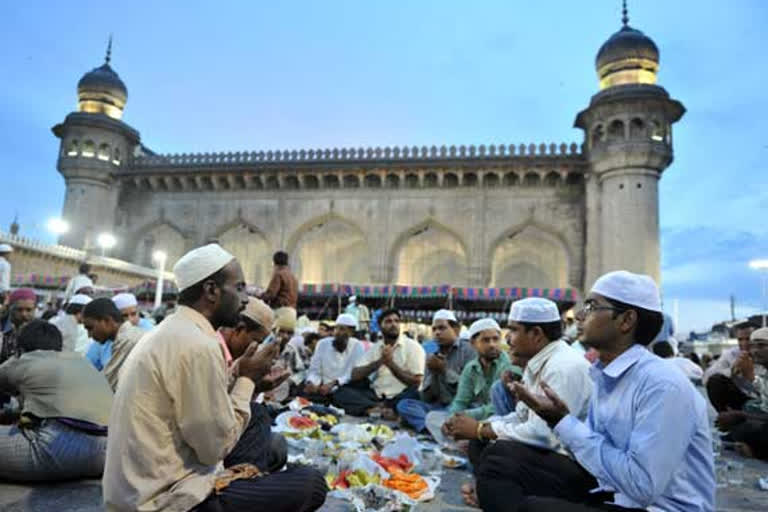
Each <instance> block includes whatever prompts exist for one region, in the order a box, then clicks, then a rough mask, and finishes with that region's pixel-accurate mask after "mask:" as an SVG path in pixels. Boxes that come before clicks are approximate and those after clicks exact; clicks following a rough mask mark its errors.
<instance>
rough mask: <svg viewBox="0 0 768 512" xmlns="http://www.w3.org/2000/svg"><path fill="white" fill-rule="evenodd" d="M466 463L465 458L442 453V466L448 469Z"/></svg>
mask: <svg viewBox="0 0 768 512" xmlns="http://www.w3.org/2000/svg"><path fill="white" fill-rule="evenodd" d="M466 465H467V459H465V458H464V457H457V456H456V455H449V454H446V453H444V454H443V466H444V467H446V468H450V469H456V468H460V467H463V466H466Z"/></svg>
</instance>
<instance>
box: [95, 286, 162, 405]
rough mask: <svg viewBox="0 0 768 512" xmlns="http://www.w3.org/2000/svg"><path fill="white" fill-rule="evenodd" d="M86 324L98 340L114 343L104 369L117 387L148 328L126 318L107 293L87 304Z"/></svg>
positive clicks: (112, 385)
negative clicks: (124, 366) (107, 296)
mask: <svg viewBox="0 0 768 512" xmlns="http://www.w3.org/2000/svg"><path fill="white" fill-rule="evenodd" d="M83 324H85V328H86V329H87V330H88V334H89V335H90V336H91V338H93V340H94V342H96V343H106V342H110V343H112V350H111V355H110V358H109V360H108V361H107V363H106V366H104V370H103V371H104V376H105V377H106V378H107V381H108V382H109V385H110V387H111V388H112V390H115V389H117V381H118V374H119V373H120V368H122V366H123V363H125V360H126V358H127V357H128V354H130V353H131V350H133V348H134V347H135V346H136V344H137V343H138V342H139V340H140V339H141V338H142V337H143V336H144V335H145V334H146V333H147V332H146V331H145V330H144V329H139V328H138V327H136V326H134V325H133V324H132V323H131V322H130V321H128V320H125V321H124V320H123V314H122V313H120V310H119V309H117V306H116V305H115V303H114V302H113V301H112V299H107V298H105V297H102V298H99V299H94V300H92V301H91V302H89V303H88V305H87V306H85V309H84V310H83ZM111 340H114V341H111Z"/></svg>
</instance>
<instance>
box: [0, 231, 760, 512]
mask: <svg viewBox="0 0 768 512" xmlns="http://www.w3.org/2000/svg"><path fill="white" fill-rule="evenodd" d="M273 263H274V265H275V270H274V273H273V277H272V280H271V282H270V284H269V286H268V287H267V288H266V289H265V291H264V292H263V293H262V294H261V295H260V297H252V296H248V295H247V293H246V289H247V283H246V282H245V280H244V277H243V272H242V269H241V268H240V264H239V263H238V261H237V260H236V258H235V257H234V256H232V255H231V254H230V253H228V252H227V251H226V250H224V249H223V248H222V247H220V246H219V245H217V244H209V245H206V246H203V247H199V248H196V249H194V250H192V251H190V252H188V253H187V254H185V255H184V256H183V257H182V258H181V259H179V261H178V262H177V263H176V265H175V266H174V269H173V271H174V275H175V277H176V282H177V285H178V289H179V295H178V301H177V305H176V306H175V309H174V310H173V311H171V310H169V311H167V312H166V314H164V318H163V319H162V321H160V322H157V323H156V324H155V323H153V322H152V321H151V319H149V318H146V317H144V316H142V315H141V314H140V312H139V310H138V307H139V304H138V302H137V300H136V297H134V296H133V295H131V294H129V293H120V294H117V295H115V296H113V297H96V296H95V294H94V285H93V280H92V278H91V277H89V275H88V269H87V268H82V269H81V271H82V272H81V274H80V275H78V276H76V277H74V278H73V279H71V280H70V283H69V286H68V288H67V290H66V292H65V294H64V295H65V297H64V305H63V308H62V309H61V310H60V311H58V312H57V313H56V314H53V315H46V318H45V319H43V318H38V316H40V317H41V316H42V315H40V314H39V311H38V309H37V306H38V305H37V297H36V294H35V292H34V290H31V289H26V288H20V289H15V290H13V291H11V292H10V293H8V295H7V297H6V300H5V306H4V312H3V315H2V318H1V319H0V328H2V342H1V345H0V402H1V403H2V405H3V414H2V421H0V423H3V425H0V479H2V480H9V481H56V480H62V479H72V478H93V477H101V478H102V489H103V498H104V502H105V504H106V507H107V509H108V510H115V511H128V510H141V511H161V510H179V511H182V510H195V511H214V510H215V511H223V510H256V509H259V507H261V508H264V509H269V510H276V511H283V510H285V511H289V510H290V511H304V510H316V509H317V508H319V507H320V506H321V505H322V504H323V503H324V501H325V497H326V493H327V491H328V490H327V487H326V482H325V479H324V475H322V474H321V473H320V472H319V471H317V470H316V469H314V468H313V467H311V466H291V465H286V461H287V445H286V441H285V439H284V438H283V437H282V436H280V435H279V434H276V433H274V432H272V429H271V425H272V421H273V419H274V417H275V415H276V412H277V411H279V410H280V408H281V407H283V406H284V405H285V404H286V403H288V402H289V401H290V400H291V399H293V398H295V397H297V396H298V397H304V398H306V399H308V400H310V401H312V402H314V403H317V404H323V405H332V406H334V407H337V408H340V409H343V410H344V411H345V413H346V414H348V415H351V416H365V417H367V418H369V421H374V422H375V421H377V419H382V420H389V421H398V422H400V424H401V426H402V428H406V429H410V430H412V431H415V432H419V433H423V434H425V435H430V436H432V437H433V438H434V439H435V440H436V441H438V442H440V443H443V444H450V445H453V446H455V447H457V448H459V449H462V450H465V451H466V453H467V454H468V457H469V460H470V461H471V467H472V471H473V477H474V479H473V482H472V483H468V484H466V485H464V486H463V487H462V488H461V493H462V496H463V499H464V501H465V502H466V503H468V504H470V505H473V506H477V507H480V508H482V509H483V510H485V511H497V510H498V511H501V510H505V511H510V510H511V511H514V510H520V511H545V510H573V511H588V510H616V511H627V510H647V509H649V508H651V509H654V510H670V511H711V510H714V507H715V487H716V485H715V474H714V465H713V451H712V436H713V435H714V434H713V431H712V425H711V421H710V416H711V415H710V413H709V409H708V407H709V405H708V401H707V398H709V402H711V404H712V406H714V408H715V410H716V411H717V415H716V426H717V427H718V428H719V429H720V430H722V431H724V432H726V433H727V435H726V439H727V440H730V441H733V442H734V443H735V444H736V446H737V447H738V449H739V450H740V451H741V452H742V453H743V454H745V455H748V456H753V457H757V458H762V459H768V446H766V445H767V444H768V329H765V328H762V329H755V328H754V327H752V326H749V325H740V326H738V329H737V330H736V334H737V338H738V341H739V346H738V347H736V348H734V349H732V350H730V351H728V352H725V353H723V354H722V355H721V356H720V357H719V358H718V359H716V360H715V361H713V362H712V363H711V364H710V365H709V366H708V367H707V368H706V369H705V368H703V367H701V366H698V365H697V364H696V363H694V362H692V361H691V360H690V359H685V358H683V357H678V354H676V351H677V347H676V343H675V342H674V340H673V339H672V338H671V336H670V335H669V334H670V329H668V328H666V327H665V319H664V315H663V313H662V310H661V302H660V296H659V290H658V288H657V286H656V284H655V283H654V281H653V280H652V279H651V278H649V277H647V276H643V275H638V274H633V273H631V272H627V271H615V272H610V273H608V274H605V275H603V276H601V277H600V278H599V279H598V280H597V281H596V282H595V284H594V285H593V287H592V289H591V290H590V291H589V293H588V294H587V295H586V296H585V298H584V301H583V304H582V305H581V306H580V308H579V309H578V311H576V313H575V315H572V316H568V315H567V314H565V313H564V312H563V311H560V309H559V308H558V305H557V304H556V303H554V302H552V301H550V300H547V299H544V298H527V299H521V300H518V301H515V302H514V303H513V304H512V306H511V309H510V311H509V312H508V315H507V316H506V325H504V326H503V327H502V326H501V325H499V323H498V322H497V321H496V319H494V318H491V317H487V318H480V319H478V320H476V321H474V322H473V323H472V324H471V325H469V326H464V325H462V324H461V323H460V322H459V320H458V319H457V315H456V313H455V312H454V311H450V310H447V309H441V310H439V311H436V312H435V313H434V314H433V316H432V319H431V320H432V321H431V333H432V339H430V340H428V341H424V342H423V343H420V342H419V341H417V340H414V339H412V338H411V337H409V336H407V335H406V334H405V332H404V329H403V326H402V325H401V321H402V318H401V314H400V312H399V311H398V310H397V309H383V310H381V311H377V312H376V313H375V314H373V315H371V314H370V313H369V312H368V310H367V308H365V306H364V305H362V304H359V303H358V302H357V301H356V300H351V301H350V304H349V305H348V307H347V308H346V310H345V311H344V312H342V313H341V314H339V315H338V316H337V317H336V318H335V319H333V321H330V320H326V319H315V323H313V322H310V321H309V319H308V318H306V317H305V316H304V315H300V314H299V313H301V312H300V311H298V312H297V309H296V308H297V299H298V282H297V280H296V278H295V276H294V275H293V274H292V272H291V270H290V266H289V265H288V255H287V254H286V253H284V252H282V251H280V252H278V253H276V254H275V255H274V257H273ZM374 325H375V331H374V332H375V333H376V335H373V336H372V335H370V332H371V331H372V329H371V327H372V326H374ZM697 385H698V389H697ZM702 386H703V387H702ZM704 390H706V391H704Z"/></svg>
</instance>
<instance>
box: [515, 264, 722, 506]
mask: <svg viewBox="0 0 768 512" xmlns="http://www.w3.org/2000/svg"><path fill="white" fill-rule="evenodd" d="M578 320H579V321H580V322H581V323H582V325H583V329H584V340H585V342H586V343H587V344H589V345H590V346H592V347H594V348H595V349H597V350H598V352H599V353H600V355H599V360H598V361H597V362H596V363H595V364H594V365H593V366H592V368H591V370H590V373H591V376H592V379H593V381H594V383H595V392H594V393H593V395H592V400H591V403H590V406H589V411H588V413H587V419H586V421H580V420H579V419H578V418H577V417H576V416H575V415H574V414H572V412H574V413H575V412H576V411H569V408H568V406H567V405H566V404H565V403H564V401H563V400H561V399H560V397H558V396H557V394H556V393H555V392H554V391H552V389H551V388H550V387H549V386H547V385H546V384H542V389H543V392H544V394H543V395H535V394H534V393H532V392H531V390H529V389H527V388H526V387H525V386H523V385H521V384H519V383H515V384H513V386H514V389H515V392H516V393H517V395H518V397H519V398H520V400H522V401H523V402H525V403H526V404H528V406H529V407H530V408H531V409H533V411H534V412H535V413H536V414H537V415H538V416H540V417H541V418H542V419H543V420H545V421H546V422H547V424H549V426H550V427H552V429H553V431H554V433H555V435H556V436H557V437H558V438H559V440H560V442H561V443H562V444H563V445H564V446H565V448H566V449H567V450H568V451H569V452H570V453H571V454H572V455H573V458H574V460H573V461H572V462H570V465H566V464H562V463H561V464H559V465H558V466H557V467H556V468H555V467H549V466H547V464H546V461H545V460H544V459H531V460H530V461H528V462H527V463H526V462H525V461H520V462H519V465H521V466H523V468H522V469H521V471H519V473H518V475H517V482H516V483H515V485H516V486H517V488H518V489H521V490H522V493H523V494H524V495H525V496H527V497H526V498H525V499H524V500H523V501H522V502H521V503H519V504H514V505H513V506H510V508H509V510H518V511H523V510H524V511H550V510H558V511H595V510H614V511H626V510H636V511H640V510H665V511H676V512H694V511H697V512H699V511H711V510H714V508H715V477H714V463H713V456H712V441H711V438H710V430H709V421H708V415H707V404H706V402H705V401H704V398H703V397H702V396H701V395H700V394H699V393H698V392H697V391H696V389H695V388H694V387H693V385H692V384H691V382H690V381H689V380H688V379H687V378H686V377H685V375H683V373H682V372H680V371H679V370H678V369H677V368H675V367H673V366H672V365H670V364H668V363H667V362H665V361H663V360H662V359H660V358H658V357H656V356H655V355H653V354H652V353H651V352H650V351H649V350H647V348H646V347H647V346H648V344H649V343H651V341H653V339H654V338H655V336H656V335H657V334H658V332H659V329H661V325H662V321H663V317H662V314H661V300H660V297H659V291H658V288H657V287H656V284H655V283H654V282H653V280H652V279H651V278H650V277H648V276H645V275H639V274H633V273H631V272H627V271H623V270H622V271H616V272H610V273H608V274H605V275H603V276H602V277H600V278H599V279H598V280H597V281H596V282H595V284H594V286H593V287H592V291H591V292H590V293H589V295H588V296H587V297H586V300H585V304H584V308H583V310H582V311H581V312H580V313H579V318H578ZM510 487H511V486H510ZM510 505H512V504H510Z"/></svg>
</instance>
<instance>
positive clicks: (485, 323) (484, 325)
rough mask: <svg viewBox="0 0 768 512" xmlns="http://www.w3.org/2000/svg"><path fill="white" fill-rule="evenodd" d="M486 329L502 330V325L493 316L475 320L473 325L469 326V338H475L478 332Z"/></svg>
mask: <svg viewBox="0 0 768 512" xmlns="http://www.w3.org/2000/svg"><path fill="white" fill-rule="evenodd" d="M486 329H495V330H497V331H499V332H501V327H499V324H498V323H497V322H496V320H494V319H493V318H481V319H480V320H475V321H474V322H473V323H472V325H470V326H469V339H472V338H474V337H475V335H476V334H478V333H479V332H480V331H484V330H486Z"/></svg>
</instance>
